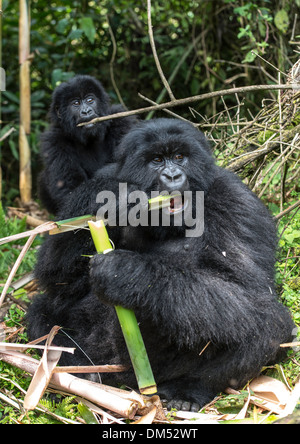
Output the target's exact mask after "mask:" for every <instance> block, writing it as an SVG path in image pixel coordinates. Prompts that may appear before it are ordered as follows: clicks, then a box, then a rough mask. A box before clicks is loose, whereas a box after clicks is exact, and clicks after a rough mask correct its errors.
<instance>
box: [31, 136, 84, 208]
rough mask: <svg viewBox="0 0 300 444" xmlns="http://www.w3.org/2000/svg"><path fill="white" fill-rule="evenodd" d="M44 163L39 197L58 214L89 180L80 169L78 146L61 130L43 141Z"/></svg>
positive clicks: (45, 137) (40, 177)
mask: <svg viewBox="0 0 300 444" xmlns="http://www.w3.org/2000/svg"><path fill="white" fill-rule="evenodd" d="M42 148H43V152H42V160H43V163H44V165H45V167H44V170H43V171H42V173H41V174H40V176H39V194H40V198H41V200H42V202H43V203H45V204H46V206H47V209H48V210H49V211H50V212H53V213H56V212H57V210H58V208H60V207H61V204H62V202H63V200H64V199H65V197H66V196H67V195H68V193H70V192H71V191H72V190H73V189H74V188H76V187H77V186H78V185H80V184H81V183H82V182H84V181H86V180H87V179H88V176H87V174H86V172H85V170H84V169H83V168H82V166H81V165H80V162H79V160H78V157H77V155H76V153H74V144H73V145H72V144H71V142H70V141H69V140H67V139H66V138H64V136H63V134H62V133H61V132H60V131H59V129H57V128H52V129H50V130H49V131H48V132H46V133H45V134H44V135H43V137H42Z"/></svg>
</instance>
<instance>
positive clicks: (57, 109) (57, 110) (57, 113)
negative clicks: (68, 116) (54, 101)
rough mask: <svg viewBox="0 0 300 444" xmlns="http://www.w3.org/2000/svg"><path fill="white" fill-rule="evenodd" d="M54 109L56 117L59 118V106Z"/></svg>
mask: <svg viewBox="0 0 300 444" xmlns="http://www.w3.org/2000/svg"><path fill="white" fill-rule="evenodd" d="M55 111H56V115H57V118H58V119H59V120H61V115H60V111H59V107H58V106H56V107H55Z"/></svg>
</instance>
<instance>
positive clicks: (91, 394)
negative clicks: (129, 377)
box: [0, 352, 139, 419]
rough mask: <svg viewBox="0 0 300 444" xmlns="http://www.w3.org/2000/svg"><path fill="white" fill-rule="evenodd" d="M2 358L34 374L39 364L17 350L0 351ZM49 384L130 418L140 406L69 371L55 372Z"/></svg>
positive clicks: (0, 358)
mask: <svg viewBox="0 0 300 444" xmlns="http://www.w3.org/2000/svg"><path fill="white" fill-rule="evenodd" d="M0 360H1V361H4V362H6V363H8V364H10V365H13V366H16V367H18V368H20V369H21V370H23V371H25V372H28V373H30V374H31V375H34V373H35V372H36V370H37V368H38V365H39V361H38V360H36V359H34V358H31V357H30V356H26V355H23V354H22V353H17V352H11V353H3V352H0ZM49 386H51V387H52V388H55V389H57V390H63V391H65V392H68V393H72V394H75V395H78V396H81V397H83V398H86V399H88V400H89V401H91V402H94V403H95V404H97V405H100V406H101V407H104V408H107V409H108V410H111V411H113V412H115V413H118V414H119V415H121V416H123V417H126V418H129V419H132V418H133V417H134V416H135V413H136V411H137V409H138V407H139V406H138V402H134V401H131V400H128V399H124V398H121V397H120V396H117V395H116V394H114V393H113V394H112V393H109V392H108V390H107V387H106V390H104V389H103V388H102V387H101V384H97V383H95V382H91V381H87V380H85V379H81V378H77V377H76V376H72V375H69V374H67V373H54V374H53V375H52V377H51V380H50V384H49Z"/></svg>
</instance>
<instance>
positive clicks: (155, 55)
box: [147, 0, 176, 100]
mask: <svg viewBox="0 0 300 444" xmlns="http://www.w3.org/2000/svg"><path fill="white" fill-rule="evenodd" d="M147 8H148V32H149V38H150V44H151V48H152V52H153V56H154V60H155V63H156V67H157V70H158V73H159V75H160V78H161V80H162V82H163V84H164V87H165V88H166V90H167V91H168V94H169V96H170V99H171V100H176V99H175V96H174V94H173V92H172V90H171V87H170V85H169V84H168V81H167V79H166V77H165V75H164V73H163V70H162V67H161V64H160V61H159V58H158V55H157V52H156V47H155V41H154V36H153V27H152V18H151V0H147Z"/></svg>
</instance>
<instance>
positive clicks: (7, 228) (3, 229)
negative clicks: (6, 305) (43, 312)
mask: <svg viewBox="0 0 300 444" xmlns="http://www.w3.org/2000/svg"><path fill="white" fill-rule="evenodd" d="M23 231H26V220H25V219H23V220H20V219H17V218H15V219H9V218H6V216H5V213H4V211H3V208H2V205H1V202H0V239H1V238H3V237H7V236H11V235H13V234H18V233H22V232H23ZM25 242H26V239H25V241H24V239H23V240H19V241H14V242H11V243H7V244H4V245H1V246H0V283H5V282H6V280H7V278H8V276H9V273H10V270H11V268H12V266H13V265H14V263H15V261H16V260H17V258H18V256H19V254H20V252H21V248H22V246H23V245H24V243H25ZM40 243H41V240H40V239H39V238H37V239H36V240H35V241H34V243H33V245H32V247H31V249H30V250H29V251H28V253H27V254H26V261H23V262H22V264H21V266H20V268H19V270H18V272H17V274H16V277H15V279H18V278H19V277H20V276H22V275H24V274H25V273H29V272H31V271H32V269H33V267H34V264H35V260H36V248H37V247H38V245H39V244H40ZM19 296H20V295H19Z"/></svg>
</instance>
